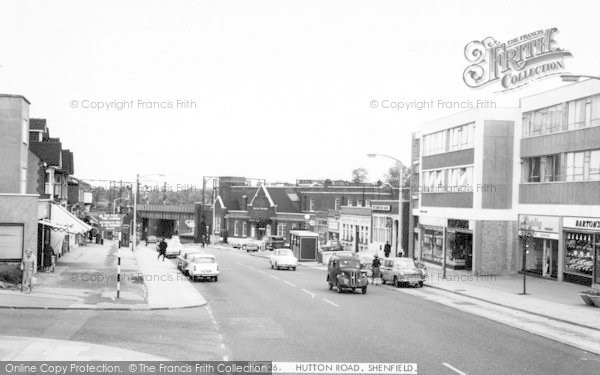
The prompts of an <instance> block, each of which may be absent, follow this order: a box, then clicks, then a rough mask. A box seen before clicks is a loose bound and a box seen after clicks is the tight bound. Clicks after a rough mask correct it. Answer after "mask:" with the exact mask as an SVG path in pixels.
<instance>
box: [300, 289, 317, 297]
mask: <svg viewBox="0 0 600 375" xmlns="http://www.w3.org/2000/svg"><path fill="white" fill-rule="evenodd" d="M302 291H303V292H304V293H308V294H310V296H311V297H312V298H315V294H314V293H311V292H309V291H308V290H306V289H304V288H303V289H302Z"/></svg>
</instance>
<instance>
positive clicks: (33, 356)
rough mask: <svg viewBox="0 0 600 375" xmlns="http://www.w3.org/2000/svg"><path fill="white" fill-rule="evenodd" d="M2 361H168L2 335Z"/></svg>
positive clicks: (90, 346)
mask: <svg viewBox="0 0 600 375" xmlns="http://www.w3.org/2000/svg"><path fill="white" fill-rule="evenodd" d="M0 360H2V361H106V360H111V361H164V360H166V358H164V357H159V356H154V355H150V354H146V353H141V352H137V351H133V350H127V349H123V348H117V347H112V346H107V345H97V344H90V343H84V342H79V341H77V342H76V341H69V340H53V339H41V338H32V337H18V336H0Z"/></svg>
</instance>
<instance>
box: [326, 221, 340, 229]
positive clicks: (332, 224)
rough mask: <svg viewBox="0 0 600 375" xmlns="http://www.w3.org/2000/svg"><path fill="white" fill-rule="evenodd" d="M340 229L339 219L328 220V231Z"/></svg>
mask: <svg viewBox="0 0 600 375" xmlns="http://www.w3.org/2000/svg"><path fill="white" fill-rule="evenodd" d="M339 229H340V222H339V221H333V220H330V221H329V230H330V231H336V232H337V231H338V230H339Z"/></svg>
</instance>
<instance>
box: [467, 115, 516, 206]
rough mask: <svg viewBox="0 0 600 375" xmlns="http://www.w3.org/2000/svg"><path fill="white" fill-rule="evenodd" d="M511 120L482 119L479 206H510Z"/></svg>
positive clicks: (512, 138)
mask: <svg viewBox="0 0 600 375" xmlns="http://www.w3.org/2000/svg"><path fill="white" fill-rule="evenodd" d="M514 126H515V123H514V122H513V121H494V120H486V121H484V134H483V149H484V150H485V152H484V154H483V168H482V176H481V185H480V186H476V189H478V190H479V191H480V193H481V207H482V208H498V209H502V208H511V207H512V197H513V189H512V181H513V150H514V148H513V144H514Z"/></svg>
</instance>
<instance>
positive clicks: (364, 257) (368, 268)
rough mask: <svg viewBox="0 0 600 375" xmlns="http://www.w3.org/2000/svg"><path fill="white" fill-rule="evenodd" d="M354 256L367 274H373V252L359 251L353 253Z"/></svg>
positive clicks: (369, 275)
mask: <svg viewBox="0 0 600 375" xmlns="http://www.w3.org/2000/svg"><path fill="white" fill-rule="evenodd" d="M354 257H355V258H356V259H358V261H359V262H360V266H361V268H362V269H363V270H364V271H365V272H366V273H367V276H368V277H371V276H373V258H374V257H375V254H373V253H369V252H362V251H360V252H358V253H354Z"/></svg>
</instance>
